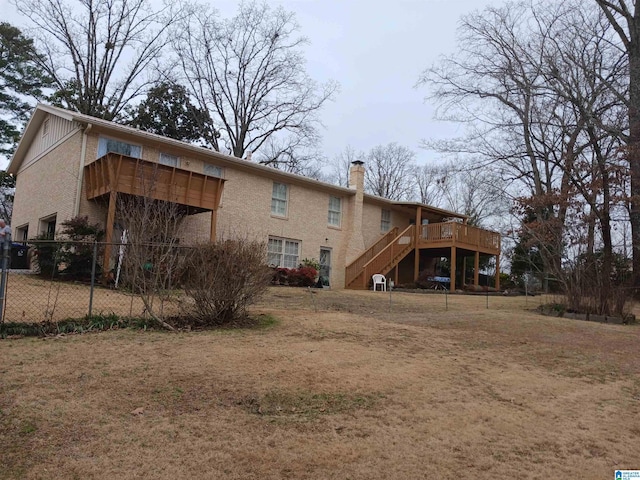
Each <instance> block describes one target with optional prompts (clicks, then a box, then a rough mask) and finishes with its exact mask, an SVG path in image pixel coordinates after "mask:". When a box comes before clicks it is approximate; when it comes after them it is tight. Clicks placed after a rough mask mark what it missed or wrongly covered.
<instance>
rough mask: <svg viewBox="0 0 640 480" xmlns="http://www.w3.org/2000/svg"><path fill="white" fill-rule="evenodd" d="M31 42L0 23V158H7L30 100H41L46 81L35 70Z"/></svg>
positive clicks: (15, 30)
mask: <svg viewBox="0 0 640 480" xmlns="http://www.w3.org/2000/svg"><path fill="white" fill-rule="evenodd" d="M37 56H38V54H37V52H36V51H35V48H34V46H33V41H32V40H31V39H30V38H28V37H25V36H24V35H23V34H22V32H21V31H20V30H19V29H18V28H16V27H14V26H12V25H10V24H8V23H6V22H2V23H0V155H10V154H11V153H12V152H13V150H14V148H15V145H16V143H17V141H18V139H19V138H20V131H21V129H22V126H23V125H24V123H25V122H26V120H27V118H28V114H29V111H30V110H31V108H32V104H31V103H30V102H29V100H30V99H34V98H35V99H37V98H40V97H42V89H43V88H45V87H47V86H49V85H50V83H51V82H50V80H49V78H48V77H47V76H46V75H45V74H44V73H43V72H42V70H41V69H40V68H38V67H37V65H36V62H35V59H36V58H37Z"/></svg>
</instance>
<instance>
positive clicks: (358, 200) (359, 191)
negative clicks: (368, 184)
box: [346, 160, 365, 263]
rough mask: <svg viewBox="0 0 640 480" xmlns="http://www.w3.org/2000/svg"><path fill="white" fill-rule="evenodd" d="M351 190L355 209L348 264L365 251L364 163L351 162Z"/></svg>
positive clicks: (352, 218)
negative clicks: (354, 192)
mask: <svg viewBox="0 0 640 480" xmlns="http://www.w3.org/2000/svg"><path fill="white" fill-rule="evenodd" d="M349 188H351V189H354V190H355V191H356V194H355V195H354V197H353V205H352V206H353V208H352V210H351V211H352V217H351V232H350V236H349V244H348V246H347V252H346V253H347V255H346V260H347V263H349V262H351V261H353V260H355V259H356V258H357V257H358V255H360V254H361V253H362V252H363V251H364V249H365V248H364V236H363V235H362V215H363V209H364V162H363V161H361V160H356V161H354V162H351V168H350V169H349Z"/></svg>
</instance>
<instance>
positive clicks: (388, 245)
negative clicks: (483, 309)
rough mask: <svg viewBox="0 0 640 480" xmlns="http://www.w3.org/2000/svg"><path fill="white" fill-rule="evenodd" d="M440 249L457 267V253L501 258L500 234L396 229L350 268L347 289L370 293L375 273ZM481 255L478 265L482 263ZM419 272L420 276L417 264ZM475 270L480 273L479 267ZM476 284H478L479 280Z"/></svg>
mask: <svg viewBox="0 0 640 480" xmlns="http://www.w3.org/2000/svg"><path fill="white" fill-rule="evenodd" d="M440 248H446V249H450V250H451V256H452V258H453V262H454V263H455V258H456V257H455V256H456V250H457V249H459V250H461V251H464V250H467V251H469V252H477V254H485V255H496V257H498V256H499V255H500V234H499V233H497V232H493V231H491V230H485V229H482V228H478V227H473V226H471V225H467V224H464V223H460V222H443V223H433V224H429V225H418V226H416V225H410V226H408V227H407V228H406V229H405V230H404V231H402V232H400V233H398V229H397V228H395V229H393V230H392V231H390V232H388V233H387V234H386V235H384V236H383V237H382V238H380V240H378V242H376V243H375V244H374V245H372V246H371V247H369V248H368V249H367V250H365V251H364V252H363V253H362V254H361V255H360V256H359V257H358V258H357V259H355V260H354V261H353V262H351V264H349V265H348V266H347V267H346V271H345V286H346V288H355V289H366V288H367V285H368V282H369V279H370V278H371V275H373V274H374V273H382V274H384V275H386V274H387V273H388V272H389V271H391V270H392V269H393V268H394V267H395V266H396V265H398V263H399V262H400V261H401V260H402V259H403V258H404V257H406V256H407V255H408V254H409V253H410V252H411V251H412V250H416V251H418V250H422V249H440ZM477 254H476V263H477V261H478V255H477ZM417 258H418V256H417V255H416V259H417ZM415 268H416V272H417V268H418V264H417V260H416V266H415ZM475 270H476V272H477V270H478V267H477V265H476V267H475ZM416 275H417V274H416ZM475 282H476V284H477V278H476V279H475ZM453 285H455V282H454V284H453Z"/></svg>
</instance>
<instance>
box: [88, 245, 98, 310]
mask: <svg viewBox="0 0 640 480" xmlns="http://www.w3.org/2000/svg"><path fill="white" fill-rule="evenodd" d="M97 261H98V241H97V240H94V242H93V262H92V263H91V290H90V293H89V315H88V316H89V317H91V316H92V315H93V288H94V287H95V285H96V262H97Z"/></svg>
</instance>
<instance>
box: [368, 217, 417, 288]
mask: <svg viewBox="0 0 640 480" xmlns="http://www.w3.org/2000/svg"><path fill="white" fill-rule="evenodd" d="M415 246H416V229H415V227H414V225H409V226H408V227H407V228H406V229H405V230H404V231H403V232H402V233H401V234H400V235H398V236H397V237H396V238H395V239H394V240H393V241H392V242H391V243H390V244H389V245H387V246H386V247H385V248H384V249H382V250H381V251H380V253H378V255H376V256H375V257H373V258H372V259H371V260H370V261H369V262H368V263H367V264H366V265H365V266H364V268H363V278H362V286H363V288H365V289H366V288H367V284H368V282H369V279H370V278H371V276H372V275H374V274H376V273H382V274H383V275H385V274H387V272H388V271H389V270H390V269H391V268H393V267H394V266H395V265H396V263H397V262H398V261H400V260H402V258H404V257H405V256H406V255H407V253H408V252H409V251H410V250H412V249H414V248H415Z"/></svg>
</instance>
